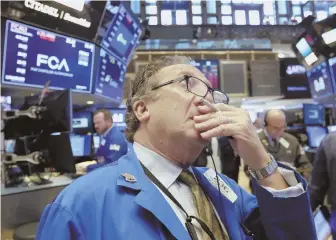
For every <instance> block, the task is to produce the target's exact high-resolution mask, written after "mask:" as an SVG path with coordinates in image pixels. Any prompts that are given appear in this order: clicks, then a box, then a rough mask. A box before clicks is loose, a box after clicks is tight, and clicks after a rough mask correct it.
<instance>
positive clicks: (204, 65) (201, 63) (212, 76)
mask: <svg viewBox="0 0 336 240" xmlns="http://www.w3.org/2000/svg"><path fill="white" fill-rule="evenodd" d="M194 64H195V67H197V68H198V69H199V70H200V71H201V72H202V73H203V74H204V76H205V77H206V78H207V79H208V80H209V81H210V83H211V85H212V88H214V89H219V84H218V83H219V81H218V73H219V70H218V69H219V66H218V64H219V63H218V60H195V63H194Z"/></svg>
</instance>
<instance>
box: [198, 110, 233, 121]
mask: <svg viewBox="0 0 336 240" xmlns="http://www.w3.org/2000/svg"><path fill="white" fill-rule="evenodd" d="M238 115H239V113H237V112H232V111H231V112H211V113H207V114H202V115H199V116H194V121H195V123H201V122H205V121H208V120H210V119H212V118H225V117H236V116H238Z"/></svg>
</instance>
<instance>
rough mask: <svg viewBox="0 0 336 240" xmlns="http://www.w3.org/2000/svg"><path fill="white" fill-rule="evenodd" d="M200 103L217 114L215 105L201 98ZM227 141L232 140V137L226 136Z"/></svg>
mask: <svg viewBox="0 0 336 240" xmlns="http://www.w3.org/2000/svg"><path fill="white" fill-rule="evenodd" d="M201 101H202V102H203V103H204V105H206V106H208V107H209V108H210V109H211V110H212V111H213V112H218V109H217V108H216V107H215V105H214V104H213V103H211V102H209V101H208V100H206V99H204V98H202V99H201ZM228 138H229V139H234V138H233V137H232V136H228Z"/></svg>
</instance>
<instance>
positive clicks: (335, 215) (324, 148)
mask: <svg viewBox="0 0 336 240" xmlns="http://www.w3.org/2000/svg"><path fill="white" fill-rule="evenodd" d="M309 190H310V201H311V205H312V209H313V210H315V209H316V208H317V207H318V206H319V205H322V204H323V202H324V198H325V196H326V194H327V195H328V202H329V204H330V205H331V216H330V227H331V230H332V234H333V238H334V239H336V132H333V133H330V134H328V135H327V136H326V137H325V138H324V139H323V140H322V142H321V144H320V146H319V148H318V150H317V153H316V158H315V161H314V167H313V171H312V178H311V184H310V188H309Z"/></svg>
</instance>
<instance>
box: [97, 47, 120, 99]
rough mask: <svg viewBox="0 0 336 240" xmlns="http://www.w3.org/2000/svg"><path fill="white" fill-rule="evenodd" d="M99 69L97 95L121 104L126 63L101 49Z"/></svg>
mask: <svg viewBox="0 0 336 240" xmlns="http://www.w3.org/2000/svg"><path fill="white" fill-rule="evenodd" d="M97 67H98V68H97V78H96V85H95V94H97V95H100V96H103V97H107V98H110V99H112V100H114V101H116V102H121V101H122V95H123V89H124V80H125V73H126V65H125V63H123V62H122V61H120V60H119V59H118V58H116V57H115V56H114V55H112V54H110V53H108V52H107V51H106V50H105V49H103V48H100V52H99V57H98V63H97Z"/></svg>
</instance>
